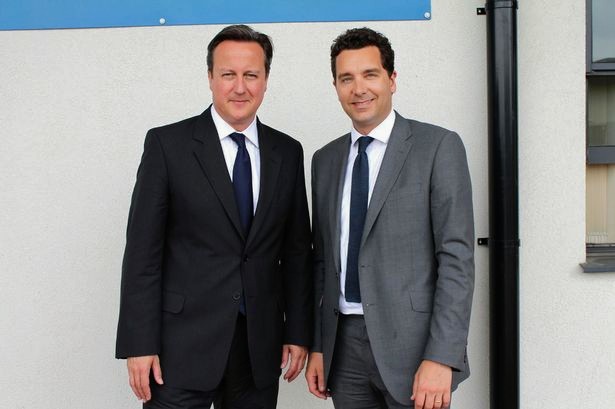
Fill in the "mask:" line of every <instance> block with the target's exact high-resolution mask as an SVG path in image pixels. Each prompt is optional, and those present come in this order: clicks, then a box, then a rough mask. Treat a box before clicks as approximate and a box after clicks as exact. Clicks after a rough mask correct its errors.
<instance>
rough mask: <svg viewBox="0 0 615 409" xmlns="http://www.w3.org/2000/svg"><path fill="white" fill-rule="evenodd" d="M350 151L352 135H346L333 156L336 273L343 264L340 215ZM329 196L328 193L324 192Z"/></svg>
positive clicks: (332, 208) (332, 177) (332, 215)
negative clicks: (341, 260)
mask: <svg viewBox="0 0 615 409" xmlns="http://www.w3.org/2000/svg"><path fill="white" fill-rule="evenodd" d="M349 149H350V134H347V135H344V136H343V137H342V138H340V139H339V140H338V143H337V145H336V146H335V154H334V155H331V158H332V159H331V178H330V180H331V190H330V194H331V197H332V198H334V200H331V201H330V202H329V203H331V205H330V206H331V207H330V208H329V220H331V223H330V225H329V228H330V229H331V236H330V237H333V243H334V244H335V245H336V246H337V248H336V249H335V251H333V261H334V262H335V268H336V269H337V270H336V271H341V269H342V264H341V262H340V235H341V224H340V223H341V222H340V214H341V212H342V195H343V193H344V179H345V177H346V166H347V164H348V152H349ZM323 194H327V192H323Z"/></svg>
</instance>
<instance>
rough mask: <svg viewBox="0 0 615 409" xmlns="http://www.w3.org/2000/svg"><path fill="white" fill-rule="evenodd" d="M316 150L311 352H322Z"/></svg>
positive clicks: (322, 261) (321, 261)
mask: <svg viewBox="0 0 615 409" xmlns="http://www.w3.org/2000/svg"><path fill="white" fill-rule="evenodd" d="M317 156H318V152H316V153H315V154H314V158H313V159H312V243H313V246H314V268H313V271H314V340H313V342H312V349H311V350H312V352H322V300H323V295H324V284H325V283H324V280H325V276H324V273H325V271H324V249H323V240H322V235H321V232H320V219H319V208H318V191H319V189H318V186H317V177H318V176H317V175H316V171H315V169H316V165H315V162H316V161H317Z"/></svg>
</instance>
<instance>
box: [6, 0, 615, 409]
mask: <svg viewBox="0 0 615 409" xmlns="http://www.w3.org/2000/svg"><path fill="white" fill-rule="evenodd" d="M577 3H578V4H577ZM582 3H583V4H584V2H580V1H574V2H573V1H569V2H567V4H566V5H559V6H558V7H551V8H549V9H547V5H548V4H547V2H545V1H534V2H522V4H521V8H520V10H519V57H520V62H519V75H520V76H519V92H520V99H519V107H520V132H519V150H520V172H519V176H520V189H521V191H520V193H521V199H520V208H521V232H522V233H521V234H522V236H521V240H522V248H521V353H522V355H521V385H522V390H521V393H522V404H523V406H522V407H523V408H558V409H559V408H567V407H592V406H599V405H604V404H605V402H612V401H614V400H615V389H613V388H612V385H614V384H615V358H613V357H614V356H615V355H614V354H612V353H610V352H611V351H610V347H612V346H613V342H612V339H609V336H610V335H611V334H613V333H614V332H615V322H614V318H612V317H613V314H612V313H611V311H613V310H615V297H613V295H612V294H613V290H614V289H615V276H614V275H601V276H590V275H585V274H582V273H581V271H580V268H579V267H578V263H579V262H581V261H583V260H584V156H583V155H584V153H583V152H584V121H585V118H584V106H585V103H584V71H583V70H584V66H583V62H584V9H583V4H582ZM483 4H484V2H483V1H480V2H479V1H477V2H473V4H472V2H471V3H470V4H466V2H458V1H453V0H433V2H432V8H433V10H432V14H433V19H432V20H431V21H428V22H417V21H412V22H377V23H367V25H369V26H370V27H373V28H375V29H377V30H380V31H382V32H383V33H385V34H386V35H387V36H388V37H389V38H390V39H391V41H392V43H393V47H394V48H395V51H396V54H397V64H396V68H397V71H398V92H397V95H396V96H395V98H394V102H395V106H396V108H397V109H398V110H399V111H400V113H402V114H404V115H406V116H409V117H413V118H416V119H419V120H423V121H428V122H434V123H437V124H440V125H443V126H445V127H448V128H451V129H454V130H456V131H458V132H459V133H460V135H461V136H462V138H463V140H464V142H465V144H466V148H467V151H468V159H469V163H470V171H471V174H472V180H473V185H474V201H475V216H476V233H477V237H483V236H487V235H488V226H487V211H488V208H487V206H488V203H487V135H486V132H487V131H486V130H487V128H486V124H487V108H486V95H487V91H486V78H485V75H486V63H485V23H486V20H485V18H484V17H479V16H476V13H475V9H476V7H480V6H482V5H483ZM358 25H365V23H364V24H361V23H326V24H324V23H323V24H267V25H256V26H255V27H256V28H257V29H259V30H262V31H264V32H266V33H268V34H270V35H271V36H272V37H273V39H274V43H275V55H274V60H273V66H272V72H271V77H270V82H269V89H268V92H267V96H266V99H265V102H264V104H263V107H262V109H261V110H260V114H259V115H260V118H261V119H262V120H263V121H264V122H266V123H268V124H270V125H272V126H274V127H277V128H279V129H282V130H284V131H286V132H288V133H290V134H291V135H294V136H295V137H296V138H298V139H299V140H301V141H302V142H303V145H304V148H305V151H306V159H307V160H308V161H307V162H306V168H307V169H309V159H310V158H311V155H312V153H313V152H314V151H315V150H316V149H317V148H318V147H320V146H322V145H323V144H324V143H326V142H327V141H329V140H330V139H332V138H334V137H336V136H339V135H341V134H342V133H344V132H346V131H347V129H348V126H349V120H348V119H347V118H346V117H345V115H344V114H343V111H342V110H341V109H340V107H339V104H338V102H337V100H336V96H335V92H334V89H333V87H332V85H331V74H330V71H329V59H328V49H329V46H330V43H331V40H332V39H333V38H335V37H336V36H337V35H338V34H339V33H341V32H342V31H343V30H345V29H346V28H350V27H353V26H358ZM220 28H221V26H186V27H155V28H125V29H96V30H52V31H27V32H26V31H21V32H0V96H1V101H2V108H1V109H0V129H1V131H0V132H1V133H0V138H1V139H0V140H1V142H2V144H1V145H0V146H1V149H0V186H2V188H1V190H0V192H1V193H0V208H1V209H2V213H1V214H0V277H2V281H1V282H0V299H1V300H2V308H1V309H0V336H1V340H0V368H2V369H1V370H0V389H1V390H2V391H3V393H2V394H0V407H2V408H9V409H18V408H28V409H30V408H32V409H38V408H80V407H90V408H105V409H106V408H137V407H139V405H138V404H137V402H136V400H135V399H134V398H133V397H132V394H131V392H130V389H129V387H128V385H127V381H126V370H125V367H124V362H123V361H116V360H114V359H113V355H114V343H115V326H116V319H117V312H118V296H119V279H120V265H121V258H122V252H123V246H124V231H125V224H126V216H127V212H128V206H129V199H130V194H131V191H132V186H133V184H134V179H135V172H136V168H137V165H138V161H139V157H140V154H141V149H142V144H143V138H144V135H145V131H146V130H147V129H148V128H150V127H152V126H156V125H160V124H164V123H168V122H172V121H175V120H178V119H181V118H184V117H187V116H192V115H194V114H197V113H199V112H201V111H202V110H203V109H204V108H206V107H207V105H208V104H209V101H210V94H209V90H208V88H207V81H206V69H205V47H206V44H207V42H208V41H209V40H210V39H211V37H212V36H213V35H214V34H215V33H216V32H217V31H219V30H220ZM308 176H309V173H308ZM476 265H477V270H476V273H477V280H476V292H475V299H474V310H473V315H472V324H471V334H470V344H469V353H470V362H471V365H472V376H471V378H470V379H469V380H468V381H466V382H465V383H463V384H462V385H461V387H460V389H459V390H458V392H456V393H455V395H454V398H453V399H454V405H455V406H454V407H455V409H464V408H465V409H487V408H488V402H489V385H488V383H489V378H488V373H489V372H488V357H489V351H488V332H489V328H488V292H487V289H488V271H487V265H488V262H487V249H486V248H482V247H481V248H478V249H477V251H476ZM584 402H585V403H584ZM279 407H280V408H293V409H294V408H298V409H302V408H306V409H307V408H318V407H322V408H330V407H332V406H331V405H330V402H326V403H323V402H318V401H317V400H315V399H312V398H310V396H308V393H307V391H306V388H305V383H304V381H303V380H302V379H299V380H297V381H296V382H295V383H293V384H291V385H283V386H282V388H281V392H280V405H279Z"/></svg>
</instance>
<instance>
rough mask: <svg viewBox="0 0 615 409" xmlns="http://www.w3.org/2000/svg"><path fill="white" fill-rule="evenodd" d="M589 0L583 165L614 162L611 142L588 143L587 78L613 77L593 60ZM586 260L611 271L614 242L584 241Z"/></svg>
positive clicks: (614, 70) (592, 267)
mask: <svg viewBox="0 0 615 409" xmlns="http://www.w3.org/2000/svg"><path fill="white" fill-rule="evenodd" d="M592 1H593V0H586V13H585V18H586V25H585V28H586V36H585V38H586V46H587V47H586V49H585V58H586V70H585V78H586V83H585V84H586V97H585V104H586V105H585V107H586V110H585V115H586V116H585V154H586V161H585V163H586V165H599V164H602V165H606V164H615V146H612V145H602V146H596V145H592V146H590V145H589V116H588V112H589V98H588V95H589V82H590V81H591V80H592V78H595V77H615V63H610V62H609V63H596V62H593V61H592V60H593V51H594V50H593V31H592V16H593V14H592ZM585 253H586V259H587V262H585V263H581V267H582V268H583V271H584V272H585V273H604V272H615V243H608V244H588V243H587V242H586V243H585Z"/></svg>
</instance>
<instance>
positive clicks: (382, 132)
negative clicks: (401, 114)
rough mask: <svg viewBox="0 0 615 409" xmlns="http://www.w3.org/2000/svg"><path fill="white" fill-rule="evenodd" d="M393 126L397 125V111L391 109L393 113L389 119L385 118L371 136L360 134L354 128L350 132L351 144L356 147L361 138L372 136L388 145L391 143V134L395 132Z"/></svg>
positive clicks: (390, 113) (388, 116)
mask: <svg viewBox="0 0 615 409" xmlns="http://www.w3.org/2000/svg"><path fill="white" fill-rule="evenodd" d="M393 125H395V111H394V110H392V109H391V112H389V115H387V117H386V118H384V121H382V122H380V124H378V126H377V127H375V128H374V129H372V131H371V132H370V133H369V135H363V134H361V133H359V131H357V130H356V129H355V128H354V126H353V127H352V129H351V131H350V138H351V142H352V144H353V145H354V143H355V142H356V141H357V139H359V138H360V137H362V136H371V137H372V138H374V139H376V140H377V141H380V142H382V143H384V144H385V145H386V144H387V143H388V142H389V138H390V137H391V132H392V131H393Z"/></svg>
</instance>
